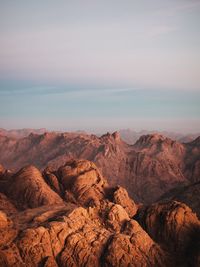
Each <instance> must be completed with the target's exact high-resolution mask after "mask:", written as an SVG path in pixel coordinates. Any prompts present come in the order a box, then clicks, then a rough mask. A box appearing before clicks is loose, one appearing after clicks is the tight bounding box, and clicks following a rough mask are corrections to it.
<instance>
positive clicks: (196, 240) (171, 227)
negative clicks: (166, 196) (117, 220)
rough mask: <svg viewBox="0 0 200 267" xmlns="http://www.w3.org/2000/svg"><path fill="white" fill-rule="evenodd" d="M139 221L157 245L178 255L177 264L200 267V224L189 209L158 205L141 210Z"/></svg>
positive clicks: (164, 204)
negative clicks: (199, 262) (199, 261)
mask: <svg viewBox="0 0 200 267" xmlns="http://www.w3.org/2000/svg"><path fill="white" fill-rule="evenodd" d="M136 218H137V220H138V221H139V223H140V224H141V225H142V227H143V229H145V230H146V231H147V233H149V235H150V236H151V237H152V238H153V239H154V240H155V241H156V242H158V243H160V244H161V245H162V246H163V247H168V248H169V250H171V252H172V253H173V252H174V253H175V254H176V255H177V259H178V260H179V261H178V262H177V264H186V266H198V265H197V261H198V260H199V257H200V222H199V220H198V218H197V216H196V214H195V213H193V212H192V210H191V209H190V208H189V207H188V206H186V205H185V204H183V203H181V202H177V201H171V202H167V203H160V204H154V205H152V206H149V207H142V208H141V209H139V210H138V214H137V216H136ZM192 248H195V249H193V250H192ZM190 253H191V254H190ZM180 255H182V256H181V257H182V258H181V257H180ZM190 264H191V265H190Z"/></svg>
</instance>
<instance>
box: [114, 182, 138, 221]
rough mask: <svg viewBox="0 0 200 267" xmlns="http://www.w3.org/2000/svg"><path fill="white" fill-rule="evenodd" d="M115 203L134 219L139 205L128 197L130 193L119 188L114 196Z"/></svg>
mask: <svg viewBox="0 0 200 267" xmlns="http://www.w3.org/2000/svg"><path fill="white" fill-rule="evenodd" d="M113 202H114V203H116V204H119V205H121V206H122V207H123V208H124V209H125V210H126V212H127V213H128V215H129V216H130V218H131V217H133V216H134V215H135V214H136V212H137V205H136V204H135V203H134V201H133V200H132V199H131V198H130V197H129V196H128V192H127V191H126V189H124V188H123V187H121V186H119V187H118V188H117V189H116V190H115V192H114V195H113Z"/></svg>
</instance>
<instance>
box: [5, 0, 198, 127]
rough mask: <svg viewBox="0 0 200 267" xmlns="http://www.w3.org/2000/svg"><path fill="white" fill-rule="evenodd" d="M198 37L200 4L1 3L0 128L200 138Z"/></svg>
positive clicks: (178, 0) (191, 0)
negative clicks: (130, 130) (180, 134)
mask: <svg viewBox="0 0 200 267" xmlns="http://www.w3.org/2000/svg"><path fill="white" fill-rule="evenodd" d="M199 28H200V1H199V0H196V1H195V0H173V1H172V0H162V1H161V0H159V1H158V0H157V1H156V0H151V1H149V0H140V1H134V0H130V1H128V0H124V1H118V0H110V1H95V0H93V1H87V0H85V1H80V0H79V1H78V0H77V1H67V0H65V1H64V0H57V1H53V0H48V1H47V0H43V1H38V0H34V1H27V0H26V1H25V0H24V1H22V0H18V1H11V0H7V1H2V0H0V127H6V128H21V127H47V128H50V129H66V130H75V129H86V130H88V129H90V130H96V131H99V130H114V129H119V128H127V127H129V128H134V129H138V130H139V129H159V130H162V129H164V130H175V131H187V132H195V131H200V107H199V106H200V105H199V102H200V48H199V47H200V31H199Z"/></svg>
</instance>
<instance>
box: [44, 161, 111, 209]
mask: <svg viewBox="0 0 200 267" xmlns="http://www.w3.org/2000/svg"><path fill="white" fill-rule="evenodd" d="M43 174H44V176H45V177H46V181H47V183H48V184H50V185H51V187H52V189H54V190H55V191H56V192H58V193H59V194H60V195H63V198H64V199H65V200H66V201H69V202H74V203H79V204H80V205H85V206H87V205H89V204H98V203H99V201H100V200H101V199H103V198H105V194H106V189H107V187H108V184H107V181H106V180H105V179H104V177H103V176H102V175H101V173H100V172H99V170H98V168H97V167H96V166H95V164H94V163H92V162H90V161H87V160H71V161H68V162H67V163H66V164H64V166H62V167H60V168H59V169H58V170H57V171H50V169H49V168H47V170H44V173H43Z"/></svg>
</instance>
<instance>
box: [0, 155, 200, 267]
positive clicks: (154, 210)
mask: <svg viewBox="0 0 200 267" xmlns="http://www.w3.org/2000/svg"><path fill="white" fill-rule="evenodd" d="M14 186H15V187H16V190H15V191H14ZM6 188H7V190H5V192H4V193H1V195H0V209H1V211H0V236H1V238H0V266H6V267H10V266H12V267H14V266H19V267H22V266H23V267H26V266H30V267H32V266H35V267H36V266H37V267H40V266H46V267H53V266H61V267H62V266H63V267H64V266H74V267H77V266H86V267H93V266H97V267H98V266H99V267H102V266H106V267H107V266H109V267H110V266H111V267H112V266H113V267H115V266H119V267H121V266H123V267H128V266H136V267H137V266H148V267H150V266H160V267H161V266H162V267H163V266H167V267H168V266H169V267H171V266H198V263H199V262H198V261H199V251H198V244H199V243H198V242H199V236H198V233H199V220H198V219H197V217H196V215H195V214H194V213H192V211H191V210H190V209H189V208H188V207H187V206H186V205H185V204H182V203H179V202H173V201H171V202H168V203H162V204H155V205H151V206H147V207H146V206H142V205H140V206H138V205H137V204H135V202H134V201H133V200H132V199H130V198H129V196H128V193H127V191H126V190H125V189H124V188H122V187H117V188H116V187H115V188H112V187H109V185H108V183H107V181H106V180H105V178H104V177H103V176H102V175H101V173H100V172H99V170H98V168H97V167H96V166H95V165H94V163H92V162H90V161H87V160H78V161H74V160H73V161H69V162H67V163H66V164H64V165H63V166H62V167H60V168H59V169H50V168H47V169H45V170H44V172H43V174H41V173H40V172H39V170H37V169H36V168H35V167H33V166H29V167H25V168H23V169H21V170H20V171H19V172H18V173H17V174H13V175H12V176H11V177H9V178H8V179H7V180H6ZM36 189H37V190H36ZM66 195H67V197H66ZM9 197H12V201H11V200H10V199H9ZM13 203H14V204H13ZM14 205H15V206H16V207H17V208H16V207H15V206H14Z"/></svg>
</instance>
